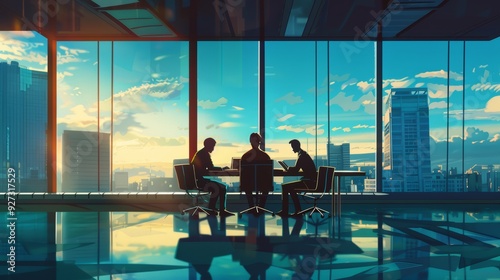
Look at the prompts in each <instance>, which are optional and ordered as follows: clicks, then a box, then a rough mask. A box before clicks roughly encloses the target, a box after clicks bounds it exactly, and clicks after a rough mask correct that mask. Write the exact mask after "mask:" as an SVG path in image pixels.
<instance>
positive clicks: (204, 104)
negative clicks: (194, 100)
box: [198, 97, 227, 109]
mask: <svg viewBox="0 0 500 280" xmlns="http://www.w3.org/2000/svg"><path fill="white" fill-rule="evenodd" d="M226 103H227V99H226V98H224V97H221V98H219V100H217V101H215V102H214V101H210V100H199V101H198V106H200V107H201V108H203V109H217V108H219V107H224V106H226Z"/></svg>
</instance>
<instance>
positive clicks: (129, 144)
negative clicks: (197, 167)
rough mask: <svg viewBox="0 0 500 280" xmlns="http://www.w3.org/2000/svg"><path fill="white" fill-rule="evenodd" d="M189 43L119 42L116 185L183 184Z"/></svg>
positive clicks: (164, 187)
mask: <svg viewBox="0 0 500 280" xmlns="http://www.w3.org/2000/svg"><path fill="white" fill-rule="evenodd" d="M187 47H188V45H187V43H186V42H116V43H114V49H113V50H114V53H113V69H114V73H113V106H112V108H113V120H112V121H113V122H112V125H111V127H112V130H113V133H112V135H113V172H114V173H113V177H114V184H115V185H114V190H116V191H150V192H151V191H155V192H156V191H175V190H178V188H177V182H176V181H175V180H174V175H173V164H174V163H175V162H176V160H178V159H183V158H186V157H187V156H188V143H189V141H188V119H189V117H188V115H189V113H188V98H189V90H188V89H189V86H188V82H189V80H188V77H189V70H188V64H189V63H188V56H187V50H188V48H187Z"/></svg>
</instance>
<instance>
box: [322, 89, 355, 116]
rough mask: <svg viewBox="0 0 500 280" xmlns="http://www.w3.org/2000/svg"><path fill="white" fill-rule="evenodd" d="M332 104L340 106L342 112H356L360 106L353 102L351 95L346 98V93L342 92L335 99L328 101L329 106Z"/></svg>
mask: <svg viewBox="0 0 500 280" xmlns="http://www.w3.org/2000/svg"><path fill="white" fill-rule="evenodd" d="M332 104H336V105H338V106H340V107H341V108H342V110H344V111H356V110H357V109H359V106H360V104H359V103H358V102H353V96H352V95H350V96H346V93H345V92H343V91H341V92H339V93H338V94H337V95H336V96H335V97H333V98H332V99H330V105H332ZM326 105H328V104H326Z"/></svg>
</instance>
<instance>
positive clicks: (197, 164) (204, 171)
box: [191, 138, 234, 217]
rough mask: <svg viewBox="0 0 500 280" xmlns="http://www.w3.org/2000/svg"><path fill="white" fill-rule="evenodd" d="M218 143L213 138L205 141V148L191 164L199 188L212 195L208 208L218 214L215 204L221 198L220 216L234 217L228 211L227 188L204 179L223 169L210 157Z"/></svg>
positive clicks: (196, 155)
mask: <svg viewBox="0 0 500 280" xmlns="http://www.w3.org/2000/svg"><path fill="white" fill-rule="evenodd" d="M216 143H217V142H216V141H215V139H213V138H207V139H205V141H203V148H202V149H201V150H199V151H198V152H196V154H195V155H194V157H193V159H192V160H191V164H193V165H194V168H195V173H196V179H197V180H198V186H200V187H201V188H203V190H205V191H209V192H210V193H211V194H210V200H209V201H208V208H210V210H211V211H212V213H214V214H215V213H217V210H216V209H215V203H216V202H217V198H219V205H220V206H219V216H221V217H227V216H231V215H234V213H232V212H229V211H227V210H226V186H225V185H223V184H221V183H219V182H216V181H212V180H210V179H207V178H205V177H204V176H207V175H208V171H209V170H221V169H222V168H220V167H215V166H214V164H213V162H212V158H211V156H210V154H211V153H212V152H213V151H214V148H215V144H216Z"/></svg>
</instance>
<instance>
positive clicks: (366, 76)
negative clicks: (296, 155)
mask: <svg viewBox="0 0 500 280" xmlns="http://www.w3.org/2000/svg"><path fill="white" fill-rule="evenodd" d="M374 54H375V44H374V43H366V44H364V45H358V44H355V43H353V42H331V43H330V77H329V79H328V83H329V89H330V93H329V94H330V100H329V105H330V115H329V117H330V127H329V129H330V141H329V145H328V155H329V157H328V164H329V165H330V166H334V167H335V168H336V169H341V170H361V171H365V173H366V180H365V178H363V177H360V176H357V177H351V178H341V191H345V192H375V191H376V188H375V149H376V145H375V136H376V134H375V132H376V131H375V94H376V83H375V56H374ZM325 90H326V87H325Z"/></svg>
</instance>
